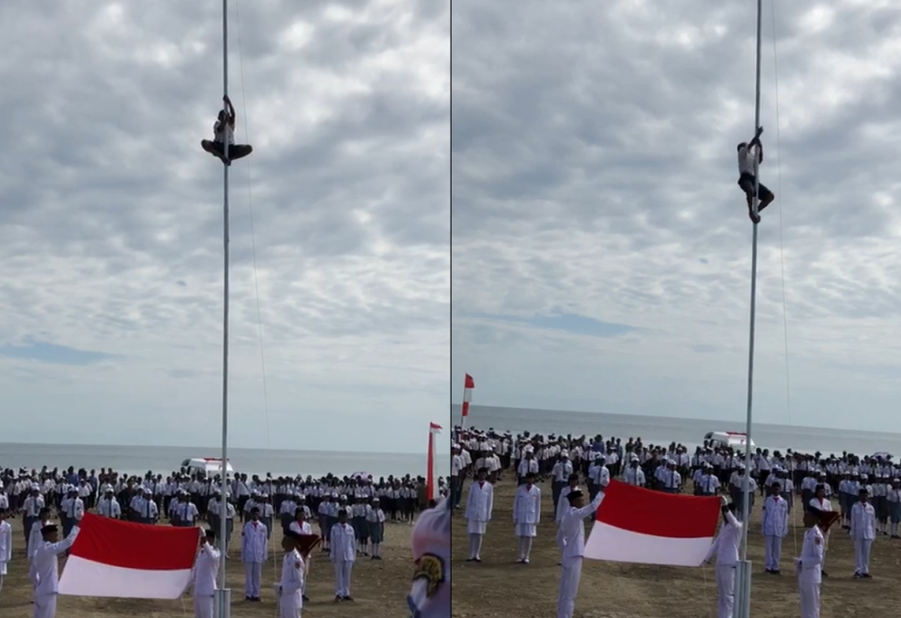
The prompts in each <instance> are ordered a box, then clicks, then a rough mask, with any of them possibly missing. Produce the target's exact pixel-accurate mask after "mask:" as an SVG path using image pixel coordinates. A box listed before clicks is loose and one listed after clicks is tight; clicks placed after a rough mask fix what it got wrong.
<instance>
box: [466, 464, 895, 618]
mask: <svg viewBox="0 0 901 618" xmlns="http://www.w3.org/2000/svg"><path fill="white" fill-rule="evenodd" d="M512 478H513V477H512V475H509V474H508V475H507V476H506V478H505V480H503V481H501V482H500V483H498V485H497V486H496V487H495V498H494V513H493V520H492V521H491V522H490V523H489V524H488V532H487V534H486V535H485V539H484V544H483V546H482V563H481V564H477V563H472V562H465V560H466V558H467V557H468V539H467V535H466V520H465V519H463V516H462V515H463V508H462V507H463V506H464V504H465V501H466V495H465V493H464V497H463V501H462V502H461V508H460V509H459V510H458V511H456V512H455V515H454V522H453V535H454V536H453V538H454V543H453V563H452V568H453V580H452V590H453V614H452V615H453V616H455V617H459V618H476V617H478V618H489V617H498V618H501V617H510V616H515V617H517V618H539V617H541V618H548V617H549V616H555V615H556V603H557V591H558V589H559V582H560V567H559V566H557V562H558V561H559V557H560V552H559V550H558V549H557V547H556V544H555V542H554V537H555V535H556V527H555V524H554V521H553V514H552V512H551V511H552V504H553V503H552V501H551V489H550V485H549V484H548V483H542V484H541V485H540V488H541V493H542V496H541V500H542V522H541V524H539V528H538V536H537V537H536V538H535V540H534V543H533V546H532V554H531V557H530V564H528V565H521V564H518V563H517V562H516V560H517V559H518V554H517V552H518V541H517V539H516V537H515V536H514V534H513V532H514V529H513V514H512V507H513V496H514V490H515V488H516V485H515V481H512V480H511V479H512ZM464 491H468V483H467V487H466V489H465V490H464ZM798 502H799V499H797V498H796V499H795V508H793V509H792V511H793V514H792V518H793V519H794V523H795V524H796V525H797V527H796V528H795V529H794V531H793V532H789V534H788V536H786V537H785V539H784V541H783V545H782V575H781V576H779V575H767V574H766V573H763V538H762V537H761V535H760V506H761V505H762V498H761V497H760V496H759V495H758V496H757V498H756V502H755V504H754V517H753V519H752V525H751V528H750V531H749V552H748V553H749V559H750V560H751V561H752V562H753V567H752V568H753V575H752V591H751V615H752V616H753V617H754V618H786V617H787V616H799V615H800V606H799V602H798V585H797V579H796V578H795V576H794V575H793V573H794V557H795V556H797V555H798V554H799V553H800V550H801V543H802V541H803V538H804V529H803V526H802V524H801V515H800V513H799V510H798V508H797V505H798ZM833 506H835V507H836V508H837V506H838V505H837V500H833ZM661 515H663V514H661ZM589 533H590V525H586V526H585V535H586V539H587V537H588V534H589ZM826 571H827V572H828V573H829V577H827V578H825V579H824V581H823V587H822V614H821V615H822V616H823V618H839V617H840V616H842V617H844V616H854V617H864V616H873V617H876V616H888V615H895V614H896V613H897V599H898V592H897V591H898V585H899V583H901V541H892V540H889V539H888V537H883V536H880V537H879V538H877V539H876V542H875V543H874V545H873V551H872V555H871V558H870V573H871V574H872V575H873V578H872V579H870V580H857V579H854V578H853V577H852V575H853V573H854V551H853V546H852V544H851V542H850V540H849V539H848V533H847V531H846V530H842V529H841V527H840V526H839V527H833V529H832V530H831V538H830V541H829V549H828V551H827V554H826ZM575 616H576V617H578V618H699V617H703V618H706V617H711V618H715V616H716V584H715V582H714V572H713V567H712V566H705V567H701V568H694V569H692V568H675V567H658V566H650V565H630V564H614V563H609V562H600V561H595V560H586V561H585V562H584V565H583V568H582V582H581V585H580V587H579V596H578V597H577V599H576V612H575Z"/></svg>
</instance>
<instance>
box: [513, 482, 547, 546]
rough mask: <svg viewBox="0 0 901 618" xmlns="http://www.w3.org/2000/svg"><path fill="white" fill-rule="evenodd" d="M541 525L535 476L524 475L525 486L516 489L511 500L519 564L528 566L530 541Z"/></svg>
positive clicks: (539, 498) (538, 494)
mask: <svg viewBox="0 0 901 618" xmlns="http://www.w3.org/2000/svg"><path fill="white" fill-rule="evenodd" d="M539 523H541V490H540V489H538V487H537V486H536V485H535V474H534V473H533V472H529V473H528V474H526V483H525V485H520V486H519V487H517V488H516V496H515V497H514V498H513V524H514V525H515V526H516V537H517V538H518V539H519V563H520V564H529V554H531V553H532V539H534V538H535V537H536V536H538V532H537V530H538V524H539Z"/></svg>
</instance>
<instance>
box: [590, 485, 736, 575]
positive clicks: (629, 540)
mask: <svg viewBox="0 0 901 618" xmlns="http://www.w3.org/2000/svg"><path fill="white" fill-rule="evenodd" d="M721 505H722V502H721V501H720V498H718V497H715V496H713V497H702V496H686V495H682V494H670V493H664V492H660V491H651V490H649V489H644V488H641V487H635V486H633V485H629V484H627V483H622V482H620V481H610V485H608V486H607V491H606V492H605V495H604V499H603V501H602V502H601V506H600V507H599V508H598V510H597V514H596V517H595V519H596V521H595V524H594V526H593V527H592V529H591V535H590V536H589V538H588V541H587V542H586V544H585V557H586V558H593V559H595V560H609V561H613V562H636V563H641V564H664V565H671V566H700V565H701V563H703V561H704V558H705V556H706V554H707V550H708V549H709V548H710V545H711V543H713V539H714V537H715V536H716V528H717V523H718V521H719V513H720V507H721Z"/></svg>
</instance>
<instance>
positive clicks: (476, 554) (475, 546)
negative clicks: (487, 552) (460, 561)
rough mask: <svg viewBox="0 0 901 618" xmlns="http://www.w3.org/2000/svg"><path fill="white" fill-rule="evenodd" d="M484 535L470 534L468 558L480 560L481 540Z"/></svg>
mask: <svg viewBox="0 0 901 618" xmlns="http://www.w3.org/2000/svg"><path fill="white" fill-rule="evenodd" d="M484 536H485V535H483V534H470V535H469V557H470V558H481V557H482V538H483V537H484Z"/></svg>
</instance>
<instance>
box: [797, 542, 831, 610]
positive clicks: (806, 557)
mask: <svg viewBox="0 0 901 618" xmlns="http://www.w3.org/2000/svg"><path fill="white" fill-rule="evenodd" d="M825 544H826V539H825V537H824V536H823V531H822V530H820V527H819V526H814V527H813V528H810V529H809V530H808V531H807V532H805V533H804V543H803V545H801V557H800V558H799V560H798V568H797V572H798V594H799V595H800V597H801V618H820V584H821V583H822V581H823V573H822V564H823V552H824V546H825Z"/></svg>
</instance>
